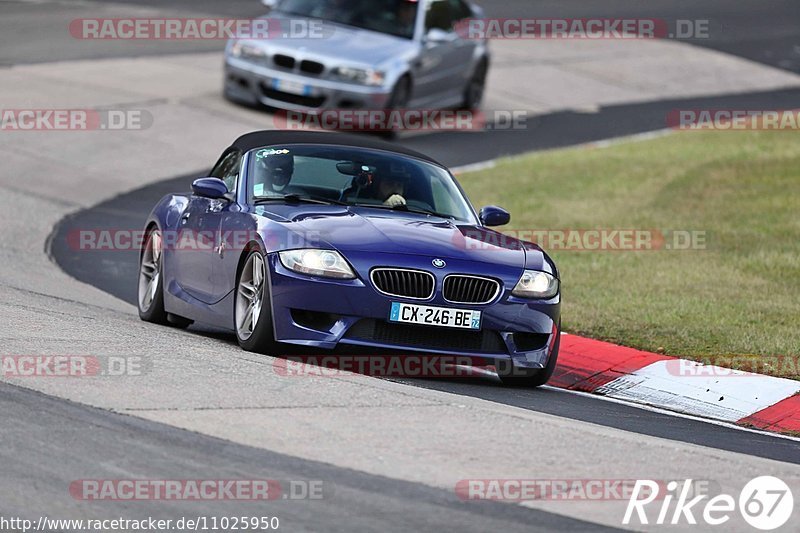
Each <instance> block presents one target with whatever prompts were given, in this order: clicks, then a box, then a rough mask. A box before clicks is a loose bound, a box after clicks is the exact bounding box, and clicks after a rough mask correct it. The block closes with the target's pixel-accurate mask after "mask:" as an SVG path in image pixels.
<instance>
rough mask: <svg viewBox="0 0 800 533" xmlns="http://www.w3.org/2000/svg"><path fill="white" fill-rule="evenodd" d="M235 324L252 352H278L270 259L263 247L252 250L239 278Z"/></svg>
mask: <svg viewBox="0 0 800 533" xmlns="http://www.w3.org/2000/svg"><path fill="white" fill-rule="evenodd" d="M234 327H235V329H236V340H237V341H238V342H239V346H241V347H242V348H243V349H245V350H247V351H248V352H258V353H263V354H267V355H278V352H279V350H280V344H278V343H277V342H275V334H274V332H273V329H272V305H271V302H270V294H269V278H268V276H267V261H266V258H265V257H264V254H263V253H261V250H259V249H254V250H252V251H250V253H249V254H248V255H247V258H246V259H245V260H244V263H243V265H242V268H241V270H240V271H239V274H238V276H237V279H236V299H235V302H234Z"/></svg>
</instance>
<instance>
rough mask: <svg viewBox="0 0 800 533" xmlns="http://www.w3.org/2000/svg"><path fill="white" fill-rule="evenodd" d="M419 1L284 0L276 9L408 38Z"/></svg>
mask: <svg viewBox="0 0 800 533" xmlns="http://www.w3.org/2000/svg"><path fill="white" fill-rule="evenodd" d="M418 3H419V2H417V1H413V0H283V1H282V2H280V4H278V7H277V9H278V10H279V11H280V12H282V13H285V14H287V15H295V16H301V17H311V18H317V19H322V20H328V21H331V22H336V23H338V24H346V25H348V26H355V27H356V28H362V29H366V30H372V31H376V32H380V33H388V34H389V35H395V36H397V37H404V38H406V39H411V38H413V37H414V23H415V21H416V18H417V8H418Z"/></svg>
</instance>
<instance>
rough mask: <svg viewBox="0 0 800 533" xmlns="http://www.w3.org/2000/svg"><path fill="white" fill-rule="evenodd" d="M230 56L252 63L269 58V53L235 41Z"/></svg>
mask: <svg viewBox="0 0 800 533" xmlns="http://www.w3.org/2000/svg"><path fill="white" fill-rule="evenodd" d="M230 54H231V56H233V57H240V58H242V59H247V60H250V61H260V60H263V59H265V58H266V57H267V53H266V52H265V51H264V50H262V49H261V48H259V47H257V46H253V45H251V44H245V43H242V41H235V42H234V43H233V44H232V45H231V49H230Z"/></svg>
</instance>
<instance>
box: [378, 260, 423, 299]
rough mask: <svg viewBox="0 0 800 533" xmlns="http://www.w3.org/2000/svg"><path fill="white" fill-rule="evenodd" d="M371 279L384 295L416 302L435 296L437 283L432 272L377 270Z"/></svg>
mask: <svg viewBox="0 0 800 533" xmlns="http://www.w3.org/2000/svg"><path fill="white" fill-rule="evenodd" d="M370 278H371V279H372V284H373V285H375V288H376V289H378V290H379V291H380V292H382V293H384V294H387V295H389V296H400V297H403V298H414V299H416V300H427V299H428V298H430V297H431V296H433V288H434V285H435V281H436V280H435V278H434V277H433V274H431V273H430V272H423V271H421V270H406V269H402V268H376V269H374V270H373V271H372V273H371V274H370Z"/></svg>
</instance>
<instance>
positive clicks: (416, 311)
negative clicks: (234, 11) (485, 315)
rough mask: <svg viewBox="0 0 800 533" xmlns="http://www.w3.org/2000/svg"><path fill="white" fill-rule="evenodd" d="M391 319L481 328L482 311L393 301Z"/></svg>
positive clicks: (454, 326) (409, 322)
mask: <svg viewBox="0 0 800 533" xmlns="http://www.w3.org/2000/svg"><path fill="white" fill-rule="evenodd" d="M389 321H390V322H403V323H406V324H424V325H426V326H443V327H446V328H461V329H481V312H480V311H474V310H471V309H447V308H445V307H431V306H429V305H414V304H404V303H399V302H392V311H391V313H389Z"/></svg>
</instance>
